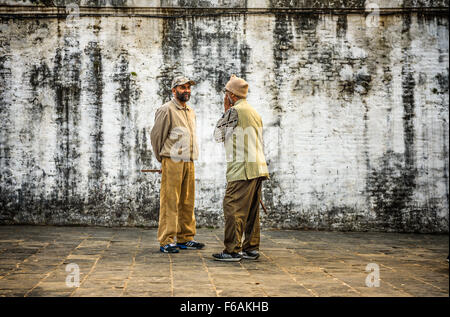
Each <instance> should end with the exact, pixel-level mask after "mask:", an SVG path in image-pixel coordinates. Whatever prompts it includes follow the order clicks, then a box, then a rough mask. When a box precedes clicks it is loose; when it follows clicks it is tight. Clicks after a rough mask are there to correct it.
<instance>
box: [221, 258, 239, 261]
mask: <svg viewBox="0 0 450 317" xmlns="http://www.w3.org/2000/svg"><path fill="white" fill-rule="evenodd" d="M214 260H215V261H221V262H239V261H240V260H241V259H217V258H214Z"/></svg>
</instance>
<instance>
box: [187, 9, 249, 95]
mask: <svg viewBox="0 0 450 317" xmlns="http://www.w3.org/2000/svg"><path fill="white" fill-rule="evenodd" d="M242 19H243V18H242V17H241V16H237V17H223V18H213V19H209V20H210V21H208V25H210V27H211V28H212V29H213V31H211V30H208V29H206V28H205V25H204V22H205V21H204V19H200V18H192V19H189V20H188V21H187V25H188V27H187V30H188V32H189V34H190V36H191V39H190V45H191V48H192V55H193V56H194V58H195V60H194V63H195V67H194V76H195V78H198V80H202V81H209V82H210V83H211V85H212V87H213V88H214V89H215V92H216V94H217V95H221V93H222V91H223V89H224V87H225V85H226V83H227V82H228V80H229V79H230V76H231V74H236V75H237V76H239V77H242V78H244V79H245V78H246V72H247V65H248V62H249V59H250V56H251V49H250V47H249V46H248V45H247V43H246V41H245V34H243V35H242V36H239V35H238V34H237V33H235V32H231V31H230V30H237V29H240V28H241V25H240V24H241V23H245V21H243V20H242ZM205 48H206V49H205ZM211 56H214V57H215V58H214V59H215V60H214V63H211V61H210V58H211Z"/></svg>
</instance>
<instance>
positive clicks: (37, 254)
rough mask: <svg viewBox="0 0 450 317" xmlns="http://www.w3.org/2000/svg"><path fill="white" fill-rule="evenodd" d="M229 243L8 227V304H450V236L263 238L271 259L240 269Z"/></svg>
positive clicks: (271, 234)
mask: <svg viewBox="0 0 450 317" xmlns="http://www.w3.org/2000/svg"><path fill="white" fill-rule="evenodd" d="M222 238H223V230H222V229H207V228H200V229H198V232H197V236H196V239H197V240H199V241H202V242H205V243H206V248H205V249H204V250H183V251H181V252H180V253H178V254H163V253H161V252H159V244H158V242H157V240H156V229H144V228H103V227H54V226H0V296H7V297H23V296H25V297H42V296H45V297H47V296H48V297H60V296H64V297H69V296H72V297H84V296H106V297H119V296H133V297H146V296H151V297H171V296H175V297H178V296H181V297H194V296H195V297H216V296H227V297H236V296H239V297H242V296H244V297H265V296H270V297H277V296H288V297H315V296H318V297H329V296H339V297H347V296H349V297H380V296H381V297H385V296H390V297H391V296H392V297H415V296H416V297H418V296H420V297H429V296H434V297H448V296H449V266H448V263H447V262H446V260H445V259H446V257H447V255H448V251H449V237H448V235H430V234H399V233H374V232H367V233H361V232H323V231H295V230H263V231H262V236H261V250H260V251H261V257H260V258H259V259H258V260H257V261H249V260H243V261H241V262H239V263H223V262H218V261H214V260H213V259H212V257H211V254H212V253H215V252H219V251H221V250H222V248H223V245H222ZM370 263H372V265H376V266H377V267H378V268H379V277H380V279H379V282H380V283H379V287H368V286H367V285H366V279H367V277H368V275H369V274H370V273H371V272H370V271H366V266H367V265H368V264H370ZM73 264H76V265H77V268H78V269H79V286H78V287H77V286H76V285H75V286H73V285H70V284H69V285H68V284H67V283H66V280H67V278H68V276H69V282H70V281H75V280H74V279H70V277H71V276H73V275H71V274H73V273H74V271H71V270H68V269H69V268H71V267H72V266H71V265H73ZM372 274H373V273H372Z"/></svg>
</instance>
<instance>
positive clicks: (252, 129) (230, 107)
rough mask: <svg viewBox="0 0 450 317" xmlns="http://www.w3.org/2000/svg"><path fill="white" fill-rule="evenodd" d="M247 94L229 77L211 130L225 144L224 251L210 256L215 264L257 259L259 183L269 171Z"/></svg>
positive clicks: (243, 83)
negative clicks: (219, 114) (220, 110)
mask: <svg viewBox="0 0 450 317" xmlns="http://www.w3.org/2000/svg"><path fill="white" fill-rule="evenodd" d="M247 93H248V83H247V82H246V81H245V80H244V79H242V78H239V77H236V76H234V75H233V76H231V78H230V80H229V81H228V83H227V84H226V86H225V98H224V108H225V114H224V115H223V116H222V118H221V119H219V121H218V122H217V125H216V129H215V130H214V138H215V140H216V141H217V142H224V143H225V152H226V157H227V188H226V192H225V197H224V199H223V211H224V218H225V234H224V246H225V248H224V250H223V251H222V252H221V253H216V254H213V258H214V259H215V260H218V261H226V262H235V261H240V260H241V259H242V258H244V259H249V260H256V259H258V257H259V241H260V225H259V202H260V198H261V188H262V182H263V181H264V180H266V179H268V178H269V171H268V169H267V164H266V159H265V157H264V153H263V138H262V128H263V123H262V120H261V116H260V115H259V114H258V112H256V110H255V109H254V108H253V107H252V106H251V105H250V104H249V103H248V102H247V99H246V97H247ZM243 237H244V241H243V242H242V238H243Z"/></svg>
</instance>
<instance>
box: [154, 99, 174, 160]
mask: <svg viewBox="0 0 450 317" xmlns="http://www.w3.org/2000/svg"><path fill="white" fill-rule="evenodd" d="M169 131H170V116H169V113H168V111H167V110H166V109H163V108H159V109H158V110H157V111H156V113H155V124H154V125H153V128H152V131H151V132H150V140H151V143H152V148H153V153H155V157H156V159H157V160H158V162H161V160H162V158H161V156H160V153H161V150H162V148H163V146H164V142H165V141H166V139H167V137H168V135H169Z"/></svg>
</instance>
